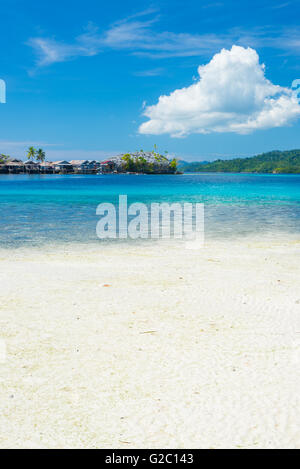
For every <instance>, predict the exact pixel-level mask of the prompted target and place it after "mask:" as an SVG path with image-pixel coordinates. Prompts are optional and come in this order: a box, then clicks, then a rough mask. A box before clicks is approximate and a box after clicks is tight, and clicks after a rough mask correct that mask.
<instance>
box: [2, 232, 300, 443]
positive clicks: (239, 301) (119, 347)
mask: <svg viewBox="0 0 300 469" xmlns="http://www.w3.org/2000/svg"><path fill="white" fill-rule="evenodd" d="M299 254H300V240H299V241H298V242H296V241H282V242H278V241H276V242H265V241H261V242H258V241H254V240H253V242H251V241H249V240H248V241H247V242H235V243H233V242H232V241H231V242H229V241H228V242H227V243H221V242H211V243H208V244H207V246H206V248H205V249H203V250H201V251H189V250H186V249H179V248H178V245H177V244H176V243H173V244H172V243H170V244H165V243H163V244H160V243H157V244H155V245H153V246H150V245H149V246H148V247H147V249H144V248H142V247H141V246H136V245H131V246H126V245H123V246H120V245H118V246H106V247H105V249H99V248H95V247H91V246H86V247H84V246H76V247H71V246H69V247H68V248H65V249H63V248H61V249H58V250H57V252H55V251H52V250H50V249H46V250H41V249H20V250H11V251H4V250H2V251H0V279H1V292H0V296H1V315H0V326H1V328H0V339H1V340H2V341H4V343H5V344H6V348H7V356H6V360H5V361H4V362H3V363H0V402H1V404H0V405H1V417H0V447H1V448H7V447H13V448H32V447H34V448H39V447H41V448H80V447H88V448H222V447H223V448H224V447H226V448H257V447H261V448H299V447H300V437H299V421H300V399H299V385H300V376H299V359H300V358H299V350H300V348H299V345H300V340H299V336H300V334H297V318H298V317H299V314H300V293H299V285H298V279H299ZM106 285H108V286H106ZM299 332H300V331H299Z"/></svg>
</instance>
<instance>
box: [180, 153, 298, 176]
mask: <svg viewBox="0 0 300 469" xmlns="http://www.w3.org/2000/svg"><path fill="white" fill-rule="evenodd" d="M182 163H184V164H182ZM178 168H179V169H181V170H183V171H184V172H205V173H207V172H221V173H271V174H272V173H273V174H300V150H290V151H271V152H269V153H263V154H261V155H257V156H253V157H250V158H234V159H232V160H216V161H213V162H212V163H208V162H193V163H187V162H182V161H179V163H178Z"/></svg>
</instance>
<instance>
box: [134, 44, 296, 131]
mask: <svg viewBox="0 0 300 469" xmlns="http://www.w3.org/2000/svg"><path fill="white" fill-rule="evenodd" d="M198 73H199V80H197V82H196V83H194V84H192V85H191V86H189V87H187V88H182V89H178V90H175V91H174V92H173V93H171V94H170V95H169V96H160V98H159V100H158V103H157V104H155V105H153V106H148V107H146V108H145V110H144V115H145V116H146V117H148V118H149V120H148V121H147V122H144V123H143V124H142V125H141V126H140V129H139V132H140V133H142V134H153V135H159V134H170V135H171V136H173V137H184V136H186V135H189V134H192V133H201V134H205V133H211V132H235V133H239V134H246V133H250V132H252V131H254V130H257V129H270V128H273V127H281V126H285V125H288V124H289V123H291V122H292V121H293V120H295V119H297V118H298V117H299V116H300V105H299V102H298V99H297V96H296V95H295V93H293V90H291V89H289V88H283V87H281V86H278V85H274V84H273V83H271V81H269V80H268V79H267V78H266V77H265V66H264V65H262V64H260V62H259V57H258V54H257V52H256V51H255V50H254V49H251V48H247V49H246V48H244V47H240V46H233V47H232V48H231V50H226V49H223V50H222V51H221V52H220V53H218V54H216V55H215V56H214V57H213V58H212V60H211V61H210V62H209V63H208V64H207V65H203V66H200V67H199V68H198Z"/></svg>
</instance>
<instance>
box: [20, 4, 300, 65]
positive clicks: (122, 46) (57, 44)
mask: <svg viewBox="0 0 300 469" xmlns="http://www.w3.org/2000/svg"><path fill="white" fill-rule="evenodd" d="M212 6H213V7H216V6H221V4H219V3H215V4H214V3H212V4H208V5H203V8H205V7H212ZM156 13H157V10H155V9H153V8H150V9H148V10H145V11H141V12H138V13H136V14H134V15H131V16H129V17H127V18H125V19H122V20H119V21H116V22H114V23H113V24H111V25H110V26H109V27H108V28H107V29H105V30H103V31H99V30H98V28H97V27H96V26H94V25H93V24H92V23H91V24H89V25H88V27H87V28H86V30H85V32H84V33H83V34H81V35H79V36H77V37H75V38H73V39H72V40H71V41H70V42H64V41H59V40H57V39H54V38H51V37H50V38H49V37H34V38H31V39H30V40H29V41H28V45H29V46H31V47H32V48H33V49H34V51H35V53H36V55H37V61H36V65H37V66H38V67H44V66H49V65H51V64H53V63H58V62H65V61H68V60H72V59H75V58H78V57H82V56H94V55H98V54H100V53H102V52H103V51H105V50H118V51H126V52H127V53H131V54H135V55H140V56H146V57H149V58H153V59H164V58H170V57H192V56H199V55H201V56H204V57H206V56H208V55H212V54H214V53H215V52H216V51H218V50H220V49H221V48H222V47H227V48H229V47H231V45H232V44H238V45H241V46H250V47H270V48H275V49H277V50H283V51H284V52H285V53H291V54H293V55H296V56H297V55H299V53H300V42H299V41H300V39H299V38H300V36H299V30H298V29H297V28H294V29H293V28H292V27H291V26H290V27H289V28H288V29H287V28H284V27H282V28H279V29H278V28H277V29H274V28H273V29H272V28H270V27H268V28H267V27H266V26H265V27H264V28H263V29H262V28H255V29H252V30H250V29H248V30H247V31H245V30H243V29H241V28H233V29H231V30H229V31H225V32H222V33H215V32H211V33H205V34H203V33H201V32H200V33H190V32H178V33H174V32H172V31H165V30H160V29H159V26H158V24H159V19H160V17H159V16H158V15H157V14H156Z"/></svg>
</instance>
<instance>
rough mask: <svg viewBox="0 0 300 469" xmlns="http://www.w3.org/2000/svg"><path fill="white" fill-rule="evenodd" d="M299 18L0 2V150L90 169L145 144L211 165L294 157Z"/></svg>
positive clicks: (289, 10) (280, 13)
mask: <svg viewBox="0 0 300 469" xmlns="http://www.w3.org/2000/svg"><path fill="white" fill-rule="evenodd" d="M299 17H300V2H299V1H288V0H287V1H285V0H282V1H280V0H279V1H274V0H272V1H271V0H268V1H257V0H254V1H253V0H252V1H226V2H222V1H202V2H201V1H199V0H196V1H194V0H192V1H187V0H185V1H181V0H180V1H179V0H172V1H166V0H165V1H164V0H163V1H159V2H156V3H155V2H153V3H152V4H149V2H144V1H130V0H127V1H126V2H124V1H122V2H121V1H115V0H111V1H110V2H102V1H99V0H97V1H96V0H86V1H85V2H82V1H77V0H72V1H66V0H60V1H56V0H53V1H51V2H50V1H48V0H44V1H43V2H39V3H38V2H36V0H34V1H33V0H27V1H26V2H24V1H20V0H2V1H1V28H0V36H1V45H2V47H1V55H0V79H3V80H5V82H6V85H7V103H6V104H0V125H1V127H0V152H2V153H9V154H11V155H12V156H22V155H24V150H25V148H26V147H28V146H29V145H31V144H34V145H36V146H42V147H44V149H45V150H46V152H47V155H48V158H49V159H65V158H66V159H72V158H99V159H101V158H102V157H104V156H106V155H110V154H115V153H119V152H124V151H134V150H136V149H141V148H143V149H144V150H146V149H152V148H153V145H154V144H157V146H158V148H159V150H161V151H162V152H163V151H165V150H168V151H169V153H170V154H174V155H176V156H178V157H181V158H184V159H187V160H201V159H209V160H212V159H216V158H228V157H231V156H248V155H252V154H256V153H260V152H264V151H268V150H272V149H292V148H300V132H299V129H300V127H299V126H300V124H299V122H300V119H299V117H300V114H299V108H297V105H296V104H295V102H292V99H293V98H292V96H291V95H290V94H289V93H290V92H291V84H292V82H293V80H295V79H297V78H300V64H299V58H300V32H299ZM232 46H237V47H236V48H234V49H232ZM249 47H250V48H251V50H250V49H248V48H249ZM222 49H225V50H226V51H225V52H221V51H222ZM216 54H217V55H216ZM215 55H216V58H215V59H213V57H214V56H215ZM258 57H259V58H258ZM262 64H265V70H263V69H262ZM199 66H204V68H202V69H201V70H202V71H200V76H199V71H198V67H199ZM262 70H263V71H262ZM201 73H202V74H203V76H201ZM264 73H265V77H266V78H264V77H263V74H264ZM205 77H206V78H205ZM201 80H202V81H203V83H201V84H200V81H201ZM205 80H206V84H205ZM267 80H269V81H267ZM194 85H195V86H194ZM275 85H280V86H281V87H282V88H281V89H279V88H276V86H275ZM176 90H177V92H176ZM174 92H175V93H174ZM254 94H255V96H256V97H255V98H254V97H253V96H254ZM164 95H165V96H167V98H163V99H162V100H161V101H160V104H158V100H159V98H160V97H162V96H164ZM170 95H171V96H170ZM258 95H259V96H258ZM145 114H146V115H145ZM143 124H144V125H143Z"/></svg>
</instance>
